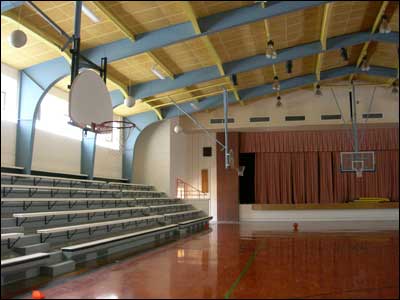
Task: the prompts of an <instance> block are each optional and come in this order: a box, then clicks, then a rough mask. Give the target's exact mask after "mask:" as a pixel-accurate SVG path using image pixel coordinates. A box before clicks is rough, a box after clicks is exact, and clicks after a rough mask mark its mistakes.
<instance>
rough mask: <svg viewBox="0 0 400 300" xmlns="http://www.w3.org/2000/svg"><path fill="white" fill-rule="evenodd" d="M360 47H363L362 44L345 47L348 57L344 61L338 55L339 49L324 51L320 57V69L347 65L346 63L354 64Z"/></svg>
mask: <svg viewBox="0 0 400 300" xmlns="http://www.w3.org/2000/svg"><path fill="white" fill-rule="evenodd" d="M362 47H363V45H356V46H353V47H348V48H346V49H347V54H348V57H349V61H345V60H344V59H343V58H342V57H341V56H340V50H339V49H335V50H331V51H327V52H325V53H324V55H323V58H322V65H321V70H327V69H334V68H339V67H343V66H347V65H354V64H356V62H357V59H358V56H359V55H360V52H361V49H362Z"/></svg>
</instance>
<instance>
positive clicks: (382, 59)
mask: <svg viewBox="0 0 400 300" xmlns="http://www.w3.org/2000/svg"><path fill="white" fill-rule="evenodd" d="M375 45H376V48H375V51H374V53H373V54H372V56H371V58H370V60H369V62H370V64H371V65H376V66H381V67H387V68H397V67H398V54H397V51H398V48H397V47H398V45H395V44H388V43H377V44H375Z"/></svg>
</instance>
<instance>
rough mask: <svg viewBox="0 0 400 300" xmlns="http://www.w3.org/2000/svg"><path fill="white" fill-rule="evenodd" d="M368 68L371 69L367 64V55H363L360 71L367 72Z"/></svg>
mask: <svg viewBox="0 0 400 300" xmlns="http://www.w3.org/2000/svg"><path fill="white" fill-rule="evenodd" d="M370 69H371V67H370V66H369V63H368V60H367V56H364V58H363V60H362V63H361V71H363V72H368V71H369V70H370Z"/></svg>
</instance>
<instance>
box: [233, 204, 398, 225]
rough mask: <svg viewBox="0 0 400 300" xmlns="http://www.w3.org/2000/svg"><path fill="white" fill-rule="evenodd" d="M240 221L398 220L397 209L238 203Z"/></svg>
mask: <svg viewBox="0 0 400 300" xmlns="http://www.w3.org/2000/svg"><path fill="white" fill-rule="evenodd" d="M239 214H240V221H293V222H296V221H369V220H376V221H390V220H392V221H399V210H398V209H313V210H270V211H267V210H252V208H251V204H241V205H240V211H239Z"/></svg>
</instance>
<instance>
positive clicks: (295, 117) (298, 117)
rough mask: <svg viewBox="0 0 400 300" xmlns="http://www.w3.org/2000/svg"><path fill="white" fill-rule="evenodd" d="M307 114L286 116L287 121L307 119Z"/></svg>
mask: <svg viewBox="0 0 400 300" xmlns="http://www.w3.org/2000/svg"><path fill="white" fill-rule="evenodd" d="M305 119H306V117H305V116H286V117H285V121H305Z"/></svg>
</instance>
